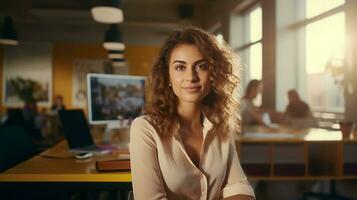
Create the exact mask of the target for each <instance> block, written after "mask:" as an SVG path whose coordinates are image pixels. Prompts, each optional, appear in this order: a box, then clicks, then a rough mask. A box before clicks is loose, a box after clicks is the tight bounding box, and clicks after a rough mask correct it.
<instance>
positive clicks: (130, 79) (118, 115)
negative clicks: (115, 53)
mask: <svg viewBox="0 0 357 200" xmlns="http://www.w3.org/2000/svg"><path fill="white" fill-rule="evenodd" d="M87 89H88V90H87V91H88V95H87V96H88V111H89V112H88V115H89V122H90V124H107V125H108V124H110V123H113V124H118V122H119V123H121V122H126V123H128V122H130V121H132V120H133V119H134V118H135V117H137V116H139V115H140V114H141V112H142V109H143V107H144V103H145V77H143V76H126V75H109V74H88V75H87Z"/></svg>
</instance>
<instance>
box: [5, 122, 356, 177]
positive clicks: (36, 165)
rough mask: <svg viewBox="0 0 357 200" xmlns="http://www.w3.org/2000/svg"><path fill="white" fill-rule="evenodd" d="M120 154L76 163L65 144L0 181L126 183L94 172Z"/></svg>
mask: <svg viewBox="0 0 357 200" xmlns="http://www.w3.org/2000/svg"><path fill="white" fill-rule="evenodd" d="M355 135H356V134H354V135H351V137H350V138H342V134H341V132H339V131H326V130H323V129H310V130H300V131H296V130H295V131H293V130H288V129H284V128H280V129H279V131H277V132H272V131H271V130H270V131H269V130H268V131H267V130H264V129H261V128H258V129H255V130H250V131H249V132H246V133H245V134H242V135H239V136H238V138H237V142H238V143H266V142H268V143H269V142H270V143H271V142H274V143H296V142H330V141H332V142H353V143H354V142H357V138H356V137H355ZM119 158H120V154H108V155H101V156H94V157H92V158H90V159H87V160H76V159H74V155H73V154H71V153H70V152H69V151H68V146H67V143H66V142H65V141H62V142H60V143H59V144H57V145H56V146H54V147H53V148H51V149H48V150H46V151H44V152H42V153H41V154H39V155H36V156H34V157H33V158H31V159H29V160H27V161H25V162H23V163H20V164H19V165H17V166H15V167H13V168H11V169H9V170H7V171H5V172H3V173H0V182H2V183H6V182H46V183H49V182H81V183H128V182H131V174H130V172H129V171H127V172H97V171H96V169H95V161H97V160H114V159H119Z"/></svg>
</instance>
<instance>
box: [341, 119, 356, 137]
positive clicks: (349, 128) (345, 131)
mask: <svg viewBox="0 0 357 200" xmlns="http://www.w3.org/2000/svg"><path fill="white" fill-rule="evenodd" d="M354 127H355V124H354V123H353V122H349V121H340V130H341V132H342V136H343V138H349V137H350V135H351V134H352V132H353V131H354V129H355V128H354Z"/></svg>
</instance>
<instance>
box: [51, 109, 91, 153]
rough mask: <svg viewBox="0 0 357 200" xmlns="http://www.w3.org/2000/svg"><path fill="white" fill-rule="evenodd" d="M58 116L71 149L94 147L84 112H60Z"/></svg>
mask: <svg viewBox="0 0 357 200" xmlns="http://www.w3.org/2000/svg"><path fill="white" fill-rule="evenodd" d="M58 115H59V118H60V121H61V124H62V127H63V132H64V134H65V136H66V139H67V143H68V145H69V147H70V149H74V148H80V147H88V146H92V145H94V142H93V138H92V135H91V133H90V130H89V127H88V123H87V120H86V118H85V116H84V113H83V110H80V109H73V110H59V111H58Z"/></svg>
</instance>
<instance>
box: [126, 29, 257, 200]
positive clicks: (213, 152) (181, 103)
mask: <svg viewBox="0 0 357 200" xmlns="http://www.w3.org/2000/svg"><path fill="white" fill-rule="evenodd" d="M232 55H233V54H232V53H231V52H230V51H229V50H228V48H227V47H226V46H219V45H218V43H217V41H216V39H215V37H214V36H212V35H210V34H208V33H206V32H204V31H202V30H200V29H197V28H193V27H189V28H185V29H183V30H181V31H175V32H174V33H173V34H172V35H171V36H170V37H169V38H168V39H167V41H166V42H165V44H164V46H163V48H162V50H161V53H160V55H159V58H158V60H157V61H156V63H155V64H154V66H153V68H152V71H151V76H150V79H149V81H150V86H151V87H150V94H151V98H149V99H150V101H149V102H148V103H147V105H146V107H145V110H144V114H145V115H144V116H141V117H138V118H137V119H135V120H134V121H133V123H132V126H131V130H130V132H131V133H130V140H131V141H130V158H131V169H132V183H133V190H134V198H135V199H136V200H140V199H220V198H227V199H238V200H246V199H254V192H253V190H252V187H251V186H250V184H249V183H248V181H247V179H246V176H245V175H244V173H243V171H242V169H241V166H240V163H239V160H238V156H237V153H236V148H235V144H234V139H233V137H232V136H233V133H234V132H236V131H237V130H238V128H239V127H237V126H238V124H239V123H238V122H237V118H236V116H235V115H234V113H235V108H236V107H237V106H236V102H235V100H234V99H233V98H232V93H233V90H234V88H235V87H236V84H237V81H238V79H237V77H235V76H234V75H233V67H235V66H234V62H233V61H234V57H233V56H232Z"/></svg>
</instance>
